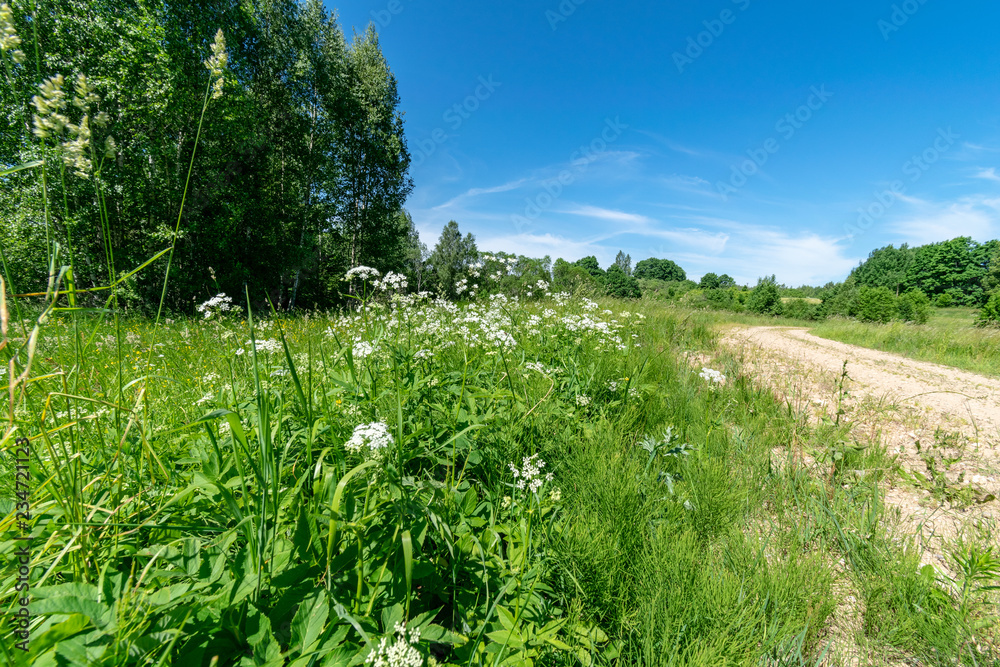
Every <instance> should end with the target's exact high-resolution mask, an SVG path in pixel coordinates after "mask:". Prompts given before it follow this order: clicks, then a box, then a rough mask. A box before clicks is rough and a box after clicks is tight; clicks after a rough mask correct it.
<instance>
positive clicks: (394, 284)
mask: <svg viewBox="0 0 1000 667" xmlns="http://www.w3.org/2000/svg"><path fill="white" fill-rule="evenodd" d="M374 285H375V289H378V290H382V291H383V292H388V291H396V292H401V291H403V290H405V289H406V286H407V282H406V276H404V275H403V274H401V273H393V272H392V271H390V272H389V273H387V274H385V278H382V279H381V280H376V281H375V283H374Z"/></svg>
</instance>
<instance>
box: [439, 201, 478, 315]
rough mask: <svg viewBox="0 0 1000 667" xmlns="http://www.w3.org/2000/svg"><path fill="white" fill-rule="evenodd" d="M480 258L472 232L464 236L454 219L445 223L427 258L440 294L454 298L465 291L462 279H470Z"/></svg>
mask: <svg viewBox="0 0 1000 667" xmlns="http://www.w3.org/2000/svg"><path fill="white" fill-rule="evenodd" d="M478 258H479V250H478V249H477V248H476V239H475V237H474V236H473V235H472V234H466V235H465V236H464V237H463V236H462V232H461V231H460V230H459V229H458V223H457V222H455V221H454V220H452V221H450V222H449V223H448V224H447V225H445V226H444V229H443V230H441V237H440V238H439V239H438V243H437V245H436V246H435V247H434V252H432V253H431V256H430V258H429V259H428V260H427V262H428V264H429V265H430V270H431V271H432V272H433V274H434V288H435V289H436V291H437V292H438V294H440V295H442V296H445V297H448V298H452V299H454V298H456V297H457V296H459V290H461V291H462V292H464V291H465V289H466V286H460V281H461V280H462V279H463V278H464V279H466V282H467V281H468V277H469V270H470V267H471V266H472V264H474V263H475V262H476V260H477V259H478Z"/></svg>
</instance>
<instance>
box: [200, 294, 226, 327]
mask: <svg viewBox="0 0 1000 667" xmlns="http://www.w3.org/2000/svg"><path fill="white" fill-rule="evenodd" d="M230 310H234V309H233V299H232V297H228V296H226V293H225V292H222V293H220V294H216V295H215V296H213V297H212V298H211V299H209V300H208V301H206V302H205V303H202V304H199V305H198V307H197V311H198V312H199V313H202V314H203V315H204V316H205V319H206V320H209V319H212V317H213V316H215V315H216V314H221V313H225V312H228V311H230Z"/></svg>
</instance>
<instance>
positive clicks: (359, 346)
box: [351, 340, 375, 361]
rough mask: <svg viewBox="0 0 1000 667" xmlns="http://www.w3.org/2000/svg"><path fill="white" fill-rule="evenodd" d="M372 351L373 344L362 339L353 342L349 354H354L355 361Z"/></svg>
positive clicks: (362, 358)
mask: <svg viewBox="0 0 1000 667" xmlns="http://www.w3.org/2000/svg"><path fill="white" fill-rule="evenodd" d="M374 351H375V346H374V345H372V344H371V343H366V342H365V341H363V340H362V341H358V342H356V343H355V344H354V347H353V348H351V355H353V356H354V359H355V360H356V361H362V360H364V359H366V358H368V357H369V356H371V354H372V353H373V352H374Z"/></svg>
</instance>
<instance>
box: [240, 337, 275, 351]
mask: <svg viewBox="0 0 1000 667" xmlns="http://www.w3.org/2000/svg"><path fill="white" fill-rule="evenodd" d="M249 344H250V341H247V345H249ZM256 347H257V351H258V352H267V353H268V354H273V353H275V352H280V351H281V343H279V342H278V341H277V340H275V339H274V338H268V339H266V340H258V341H257V346H256Z"/></svg>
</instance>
